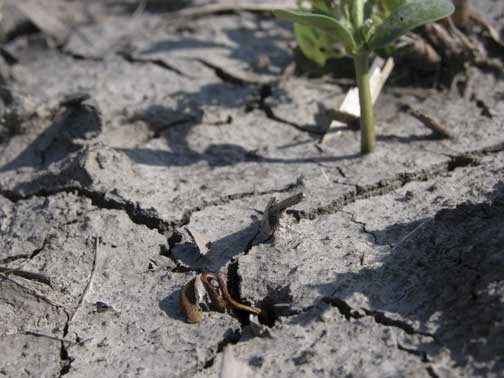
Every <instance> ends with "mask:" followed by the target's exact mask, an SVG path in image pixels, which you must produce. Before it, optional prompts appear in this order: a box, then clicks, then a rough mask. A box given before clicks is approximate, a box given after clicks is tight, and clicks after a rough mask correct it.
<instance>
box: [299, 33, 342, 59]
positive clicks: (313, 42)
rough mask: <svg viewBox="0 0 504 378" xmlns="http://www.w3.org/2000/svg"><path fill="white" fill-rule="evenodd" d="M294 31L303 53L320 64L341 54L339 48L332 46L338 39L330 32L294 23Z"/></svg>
mask: <svg viewBox="0 0 504 378" xmlns="http://www.w3.org/2000/svg"><path fill="white" fill-rule="evenodd" d="M294 33H295V34H296V40H297V43H298V45H299V48H300V49H301V52H302V53H303V55H304V56H306V57H307V58H308V59H310V60H313V61H314V62H316V63H317V64H319V65H321V66H323V65H325V63H326V61H327V59H329V58H339V57H341V55H342V52H341V50H337V49H335V48H334V45H335V44H336V43H337V42H338V41H337V40H335V38H333V37H332V36H331V35H330V34H327V33H325V32H323V31H321V30H318V29H316V28H312V27H309V26H305V25H301V24H296V23H295V24H294Z"/></svg>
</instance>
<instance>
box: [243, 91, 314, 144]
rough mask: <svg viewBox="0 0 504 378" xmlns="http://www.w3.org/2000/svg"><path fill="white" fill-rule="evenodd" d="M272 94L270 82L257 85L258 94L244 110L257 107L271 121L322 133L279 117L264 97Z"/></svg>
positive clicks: (300, 129)
mask: <svg viewBox="0 0 504 378" xmlns="http://www.w3.org/2000/svg"><path fill="white" fill-rule="evenodd" d="M272 94H273V89H272V84H263V85H261V86H259V92H258V95H257V97H256V98H255V99H253V100H252V101H251V102H249V103H248V104H247V106H246V108H245V111H246V112H250V111H252V110H253V109H259V110H260V111H262V112H263V113H264V114H265V115H266V117H267V118H269V119H271V120H272V121H275V122H278V123H282V124H284V125H287V126H292V127H294V128H295V129H296V130H299V131H302V132H304V133H312V134H319V135H322V134H323V133H324V131H322V130H317V129H314V128H313V129H308V128H306V127H304V126H303V125H300V124H297V123H295V122H291V121H288V120H286V119H283V118H281V117H278V116H277V115H276V114H275V112H274V111H273V108H272V107H271V106H270V105H269V104H267V103H266V99H268V98H269V97H271V95H272Z"/></svg>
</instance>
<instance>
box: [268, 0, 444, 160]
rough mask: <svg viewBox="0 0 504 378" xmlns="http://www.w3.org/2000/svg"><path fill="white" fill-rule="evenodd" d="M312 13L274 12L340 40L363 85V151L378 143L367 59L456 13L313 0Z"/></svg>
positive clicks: (401, 3)
mask: <svg viewBox="0 0 504 378" xmlns="http://www.w3.org/2000/svg"><path fill="white" fill-rule="evenodd" d="M311 2H312V4H314V5H317V6H316V7H314V8H313V9H314V10H313V11H312V12H306V11H291V10H283V9H275V10H273V13H274V14H275V15H276V16H277V17H280V18H284V19H287V20H289V21H292V22H294V23H295V24H297V25H302V26H305V27H308V28H311V29H315V30H318V31H320V32H322V33H325V34H327V35H329V36H330V37H331V40H334V41H337V42H339V43H340V44H341V45H342V47H343V52H344V53H345V54H347V55H350V56H351V57H352V58H353V61H354V66H355V76H356V79H357V85H358V87H359V103H360V129H361V152H362V153H363V154H367V153H370V152H372V151H373V150H374V148H375V145H376V136H375V121H374V113H373V103H372V100H371V89H370V84H369V55H370V54H371V53H372V52H373V51H374V50H377V49H381V48H384V47H386V46H387V45H388V44H390V43H391V42H393V41H394V40H396V39H397V38H399V37H400V36H402V35H404V34H405V33H407V32H408V31H410V30H412V29H414V28H417V27H419V26H421V25H425V24H428V23H431V22H434V21H437V20H440V19H442V18H445V17H448V16H449V15H451V14H452V13H453V11H454V7H453V4H452V3H451V1H450V0H340V1H339V3H338V5H333V4H332V1H331V0H311Z"/></svg>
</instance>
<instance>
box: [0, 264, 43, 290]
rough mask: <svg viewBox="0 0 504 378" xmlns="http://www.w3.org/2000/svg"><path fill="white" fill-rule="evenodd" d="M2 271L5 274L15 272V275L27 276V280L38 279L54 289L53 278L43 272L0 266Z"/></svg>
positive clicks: (0, 271)
mask: <svg viewBox="0 0 504 378" xmlns="http://www.w3.org/2000/svg"><path fill="white" fill-rule="evenodd" d="M0 273H3V274H6V275H7V274H14V275H15V276H19V277H23V278H26V279H27V280H32V281H38V282H40V283H43V284H46V285H47V286H49V287H50V288H51V289H52V285H51V280H50V279H49V277H47V276H46V275H44V274H42V273H35V272H28V271H26V270H21V269H11V268H5V267H0Z"/></svg>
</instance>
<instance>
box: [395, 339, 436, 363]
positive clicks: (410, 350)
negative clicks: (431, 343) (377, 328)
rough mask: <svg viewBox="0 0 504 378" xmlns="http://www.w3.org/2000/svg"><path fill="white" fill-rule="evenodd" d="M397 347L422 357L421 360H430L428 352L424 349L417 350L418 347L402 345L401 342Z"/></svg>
mask: <svg viewBox="0 0 504 378" xmlns="http://www.w3.org/2000/svg"><path fill="white" fill-rule="evenodd" d="M397 349H399V350H402V351H403V352H406V353H409V354H412V355H413V356H416V357H418V358H419V359H420V361H422V362H424V363H428V362H429V356H428V355H427V352H424V351H423V350H416V349H411V348H406V347H405V346H402V345H401V344H400V343H397Z"/></svg>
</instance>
